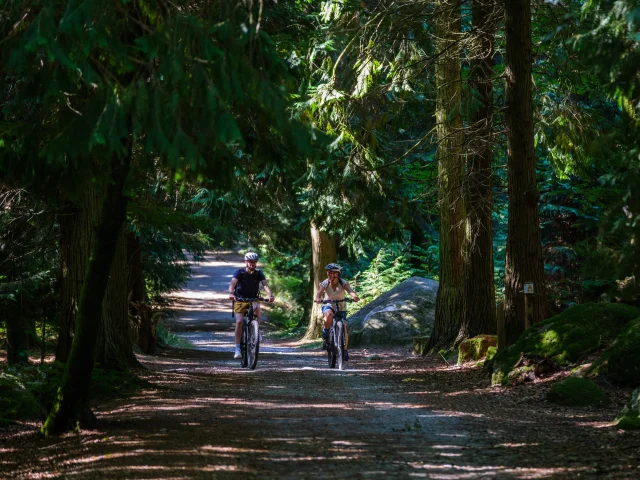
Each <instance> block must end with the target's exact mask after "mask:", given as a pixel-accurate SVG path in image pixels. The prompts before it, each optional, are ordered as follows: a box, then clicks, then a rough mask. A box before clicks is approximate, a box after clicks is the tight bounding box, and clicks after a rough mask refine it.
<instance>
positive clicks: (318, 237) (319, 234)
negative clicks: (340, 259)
mask: <svg viewBox="0 0 640 480" xmlns="http://www.w3.org/2000/svg"><path fill="white" fill-rule="evenodd" d="M311 261H312V267H313V268H312V271H313V298H314V299H315V298H316V295H317V293H318V286H319V285H320V282H322V281H323V280H324V279H325V278H327V274H326V272H325V270H324V267H325V266H326V265H327V264H328V263H331V262H335V261H336V238H335V237H333V236H331V235H329V234H328V233H326V232H323V231H321V230H318V227H317V226H316V225H315V224H313V223H312V224H311ZM322 324H323V321H322V305H320V304H318V303H314V304H313V308H312V309H311V317H310V318H309V326H308V327H307V332H306V334H305V338H306V339H316V338H318V337H319V336H320V333H321V332H322Z"/></svg>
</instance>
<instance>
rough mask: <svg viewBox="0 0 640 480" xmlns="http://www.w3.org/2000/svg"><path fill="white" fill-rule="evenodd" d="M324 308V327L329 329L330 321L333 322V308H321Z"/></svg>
mask: <svg viewBox="0 0 640 480" xmlns="http://www.w3.org/2000/svg"><path fill="white" fill-rule="evenodd" d="M323 310H324V312H323V313H324V328H325V330H329V329H330V328H331V323H332V322H333V310H331V309H330V308H326V309H323Z"/></svg>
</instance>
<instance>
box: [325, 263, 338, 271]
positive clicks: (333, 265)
mask: <svg viewBox="0 0 640 480" xmlns="http://www.w3.org/2000/svg"><path fill="white" fill-rule="evenodd" d="M324 269H325V270H326V271H327V272H338V273H340V272H341V271H342V267H341V266H340V265H338V264H337V263H330V264H329V265H327V266H326V267H324Z"/></svg>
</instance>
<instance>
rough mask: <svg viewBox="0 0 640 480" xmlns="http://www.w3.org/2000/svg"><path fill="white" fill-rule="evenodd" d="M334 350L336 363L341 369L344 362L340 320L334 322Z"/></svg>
mask: <svg viewBox="0 0 640 480" xmlns="http://www.w3.org/2000/svg"><path fill="white" fill-rule="evenodd" d="M335 340H336V341H335V343H334V345H335V352H336V363H337V367H338V370H342V368H343V366H344V363H343V358H342V355H343V354H344V330H343V325H342V322H338V323H336V338H335Z"/></svg>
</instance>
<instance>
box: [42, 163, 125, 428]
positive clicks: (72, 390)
mask: <svg viewBox="0 0 640 480" xmlns="http://www.w3.org/2000/svg"><path fill="white" fill-rule="evenodd" d="M130 155H131V154H130V153H129V155H128V156H127V157H126V158H125V159H118V158H115V157H114V159H113V161H112V165H111V169H110V170H111V178H110V180H111V181H110V182H109V183H108V185H107V188H106V193H105V195H104V197H103V203H102V208H101V213H100V220H99V222H98V224H97V229H96V236H95V240H94V242H93V244H92V248H91V255H90V260H89V265H88V268H87V273H86V277H85V281H84V283H83V286H82V292H81V294H80V300H79V302H78V313H77V318H76V326H75V335H74V338H73V342H72V345H71V351H70V354H69V359H68V361H67V364H66V368H65V373H64V376H63V379H62V383H61V385H60V387H59V388H58V393H57V395H56V398H55V400H54V403H53V406H52V407H51V412H50V413H49V416H48V417H47V420H46V421H45V423H44V425H43V426H42V433H43V434H44V435H45V436H50V435H56V434H60V433H63V432H65V431H67V430H68V429H70V428H74V427H75V426H76V424H77V423H78V422H80V423H85V425H86V424H87V423H91V422H90V421H91V420H92V419H93V418H92V415H91V414H90V410H89V409H88V404H87V400H88V396H89V382H90V380H91V373H92V372H93V366H94V354H95V346H96V339H97V335H98V328H99V322H97V321H96V319H98V318H101V316H102V305H103V300H104V296H105V291H106V289H107V282H108V279H109V272H110V271H111V264H112V261H113V258H114V255H115V251H116V245H117V242H118V236H119V233H120V232H121V230H122V226H123V224H124V221H125V215H126V210H127V198H126V197H125V196H124V195H123V190H124V184H125V181H126V178H127V176H128V173H129V168H130V162H131V156H130ZM89 426H90V425H89Z"/></svg>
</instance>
